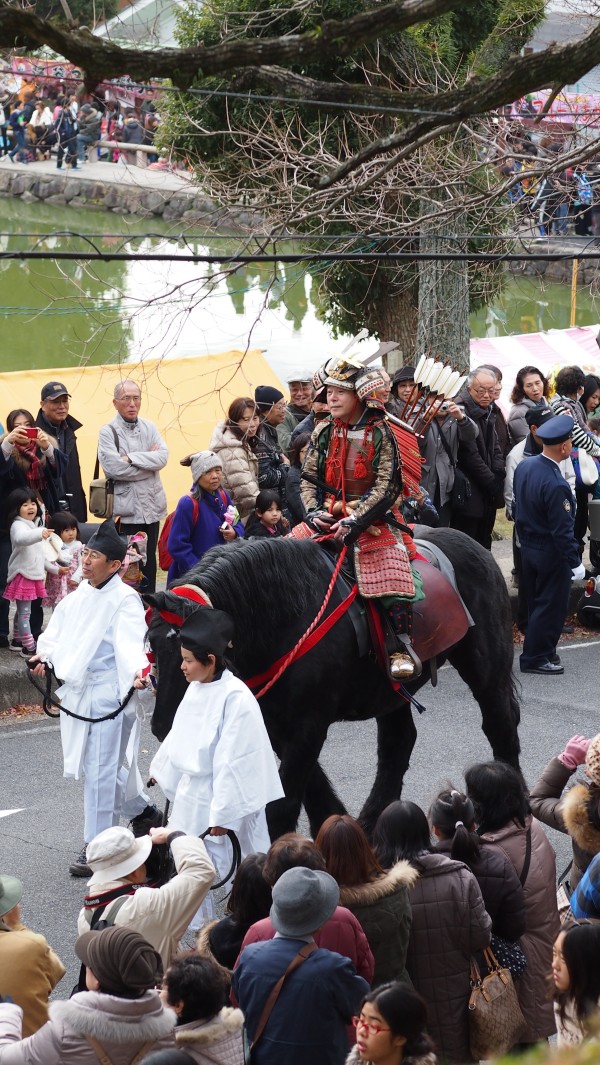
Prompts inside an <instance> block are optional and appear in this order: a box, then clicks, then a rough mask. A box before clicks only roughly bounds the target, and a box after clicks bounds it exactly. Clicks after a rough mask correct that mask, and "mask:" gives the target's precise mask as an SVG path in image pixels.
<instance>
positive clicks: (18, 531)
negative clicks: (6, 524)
mask: <svg viewBox="0 0 600 1065" xmlns="http://www.w3.org/2000/svg"><path fill="white" fill-rule="evenodd" d="M42 532H43V529H42V527H41V526H40V525H34V523H33V522H32V521H29V520H28V519H27V518H21V517H16V518H15V520H14V521H13V523H12V525H11V527H10V543H11V546H12V551H11V553H10V558H9V560H8V574H7V578H6V580H7V583H8V582H10V581H12V580H13V578H14V577H17V576H19V575H20V576H21V577H26V578H27V580H30V581H43V580H44V578H45V576H46V567H45V565H44V549H43V547H42V542H43V537H42Z"/></svg>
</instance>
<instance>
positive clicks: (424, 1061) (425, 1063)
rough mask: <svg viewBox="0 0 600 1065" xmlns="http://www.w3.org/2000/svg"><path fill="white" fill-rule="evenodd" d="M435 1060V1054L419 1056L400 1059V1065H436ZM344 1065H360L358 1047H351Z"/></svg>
mask: <svg viewBox="0 0 600 1065" xmlns="http://www.w3.org/2000/svg"><path fill="white" fill-rule="evenodd" d="M436 1062H437V1058H436V1056H435V1054H421V1055H419V1057H418V1058H413V1057H410V1056H408V1057H404V1056H403V1057H402V1065H436ZM345 1065H361V1060H360V1057H359V1054H358V1047H352V1050H351V1051H350V1053H349V1054H348V1057H347V1058H346V1063H345Z"/></svg>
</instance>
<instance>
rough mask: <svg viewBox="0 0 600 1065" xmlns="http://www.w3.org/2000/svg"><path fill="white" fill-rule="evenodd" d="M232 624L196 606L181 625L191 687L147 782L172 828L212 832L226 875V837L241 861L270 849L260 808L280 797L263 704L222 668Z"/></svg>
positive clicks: (212, 846) (210, 840) (210, 846)
mask: <svg viewBox="0 0 600 1065" xmlns="http://www.w3.org/2000/svg"><path fill="white" fill-rule="evenodd" d="M233 635H234V627H233V620H232V618H231V617H230V616H229V614H227V613H226V612H225V611H223V610H214V609H212V608H211V607H208V606H202V607H199V608H198V609H197V610H195V611H194V612H193V613H192V614H190V616H189V617H188V618H187V619H186V620H185V621H184V622H183V624H182V626H181V629H180V632H179V638H180V642H181V659H182V662H181V669H182V671H183V674H184V676H185V679H186V680H187V682H188V685H189V687H188V689H187V691H186V693H185V695H184V697H183V700H182V702H181V703H180V705H179V707H178V708H177V712H176V714H175V720H174V721H173V727H172V729H171V731H170V732H169V735H168V736H167V738H166V739H165V741H164V743H162V745H161V746H160V748H159V750H158V751H157V753H156V754H155V756H154V758H153V759H152V763H151V765H150V777H151V781H152V780H155V781H156V782H157V783H158V784H160V786H161V788H162V790H163V792H164V793H165V795H166V796H167V798H168V799H169V800H170V801H171V802H172V804H173V805H172V808H171V812H170V816H169V827H170V828H173V829H180V830H181V831H183V832H185V833H187V834H188V835H191V836H198V835H200V834H201V833H203V832H205V831H206V829H209V830H210V833H209V835H208V836H207V838H206V839H205V843H206V845H207V850H208V853H209V856H210V858H211V859H212V861H213V862H214V864H215V866H216V868H217V869H218V870H219V871H220V872H223V871H224V869H225V868H227V866H228V862H227V861H226V860H225V855H224V853H223V850H224V847H223V845H224V843H225V840H224V839H219V837H224V836H225V835H226V833H227V830H228V829H233V831H234V832H235V833H236V835H237V837H238V839H239V842H240V849H241V853H242V858H245V857H246V855H248V854H255V853H257V852H259V851H265V852H266V851H267V850H268V849H269V847H270V845H271V840H270V837H269V831H268V828H267V819H266V816H265V806H266V804H267V803H268V802H272V801H273V800H275V799H280V798H282V797H283V788H282V786H281V781H280V779H279V773H278V771H277V763H276V761H275V755H274V754H273V749H272V747H271V743H270V740H269V737H268V734H267V730H266V728H265V723H264V721H263V717H262V713H261V710H260V707H259V705H258V703H257V701H256V699H255V698H254V696H253V694H252V692H251V691H250V690H249V688H247V687H246V685H245V684H244V682H243V681H242V680H239V678H238V677H235V676H234V675H233V673H232V672H231V671H230V670H229V669H227V661H226V658H225V655H226V652H227V647H228V645H229V644H230V642H231V640H232V639H233Z"/></svg>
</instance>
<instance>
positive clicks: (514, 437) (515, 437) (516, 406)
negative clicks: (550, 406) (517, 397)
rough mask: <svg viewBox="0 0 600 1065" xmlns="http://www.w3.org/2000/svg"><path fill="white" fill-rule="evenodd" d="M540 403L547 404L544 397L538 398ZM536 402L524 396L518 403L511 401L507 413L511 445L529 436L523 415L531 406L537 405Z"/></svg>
mask: <svg viewBox="0 0 600 1065" xmlns="http://www.w3.org/2000/svg"><path fill="white" fill-rule="evenodd" d="M540 403H544V404H545V405H546V406H547V402H546V400H545V399H542V400H540ZM537 406H538V404H537V403H534V402H533V400H532V399H527V397H526V396H525V397H524V398H523V399H522V400H521V402H520V403H513V405H512V407H511V408H510V412H509V415H508V422H507V425H508V435H509V437H510V439H511V441H512V444H513V447H514V445H515V444H518V443H520V441H521V440H524V439H525V437H526V436H529V426H528V424H527V422H526V421H525V415H526V414H527V411H528V410H531V408H532V407H537Z"/></svg>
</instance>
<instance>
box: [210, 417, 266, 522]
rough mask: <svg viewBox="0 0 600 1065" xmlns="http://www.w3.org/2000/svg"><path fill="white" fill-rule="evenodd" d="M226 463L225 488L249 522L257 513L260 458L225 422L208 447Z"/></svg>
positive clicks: (216, 430) (218, 427)
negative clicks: (250, 517) (255, 509)
mask: <svg viewBox="0 0 600 1065" xmlns="http://www.w3.org/2000/svg"><path fill="white" fill-rule="evenodd" d="M209 448H210V450H211V451H214V452H215V454H217V455H218V456H219V458H220V459H221V462H222V463H223V488H226V489H227V491H228V492H229V494H230V496H231V498H232V499H233V502H234V503H235V505H236V507H237V509H238V512H239V515H240V518H241V519H242V521H243V522H244V524H245V523H246V520H247V518H248V515H249V514H252V513H253V512H254V507H255V504H256V497H257V495H258V492H259V488H258V457H257V455H256V452H255V451H253V449H252V447H251V446H250V444H249V443H244V441H243V440H238V438H237V436H236V435H235V433H234V432H232V430H231V429H229V428H228V427H227V426H226V424H225V422H219V423H218V424H217V425H216V426H215V429H214V432H213V435H212V437H211V441H210V444H209Z"/></svg>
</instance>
